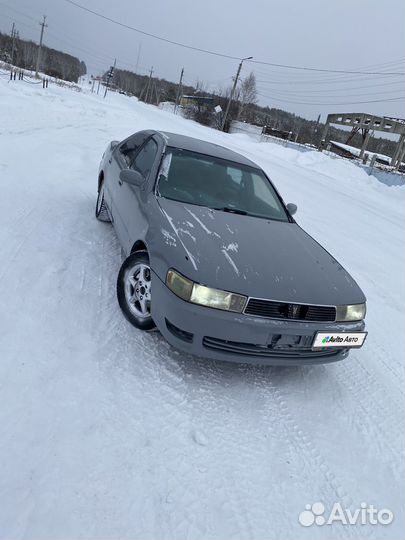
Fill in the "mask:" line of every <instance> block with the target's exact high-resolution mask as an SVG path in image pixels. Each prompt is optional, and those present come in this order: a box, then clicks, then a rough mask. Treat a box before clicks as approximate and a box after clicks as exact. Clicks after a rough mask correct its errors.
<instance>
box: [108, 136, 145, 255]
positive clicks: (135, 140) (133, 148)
mask: <svg viewBox="0 0 405 540" xmlns="http://www.w3.org/2000/svg"><path fill="white" fill-rule="evenodd" d="M150 135H151V133H150V131H140V132H138V133H135V135H132V136H131V137H129V138H128V139H126V140H125V141H123V142H122V143H121V144H119V145H118V146H117V147H116V148H115V150H114V152H113V153H112V155H111V157H110V159H109V163H108V171H107V177H108V178H107V182H106V189H107V190H108V199H109V206H110V210H111V213H112V218H113V224H114V228H115V232H116V234H117V236H118V239H119V241H120V243H121V246H122V247H123V248H124V249H126V247H127V245H128V242H129V235H128V227H127V225H126V224H125V220H124V216H125V211H124V209H123V206H126V205H127V201H126V198H128V197H129V198H130V200H131V201H132V204H135V201H134V199H136V195H135V193H134V191H133V188H132V189H131V188H130V186H129V185H128V184H123V183H122V182H121V180H120V172H121V171H122V169H124V168H128V167H130V166H131V164H132V162H133V161H134V159H135V156H136V154H137V153H138V151H139V150H140V148H141V147H142V145H143V144H144V142H145V141H146V140H147V139H148V138H149V137H150Z"/></svg>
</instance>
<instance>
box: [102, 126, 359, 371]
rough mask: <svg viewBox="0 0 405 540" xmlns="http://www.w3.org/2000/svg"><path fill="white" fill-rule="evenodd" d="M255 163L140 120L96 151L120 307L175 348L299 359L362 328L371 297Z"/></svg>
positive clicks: (320, 358) (355, 341)
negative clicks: (112, 235) (139, 127)
mask: <svg viewBox="0 0 405 540" xmlns="http://www.w3.org/2000/svg"><path fill="white" fill-rule="evenodd" d="M296 209H297V207H296V206H295V205H294V204H287V205H286V204H285V203H284V201H283V199H282V197H281V196H280V194H279V193H278V192H277V190H276V189H275V187H274V185H273V184H272V182H271V181H270V179H269V178H268V176H267V175H266V174H265V173H264V171H263V170H262V169H260V167H258V166H257V165H256V164H255V163H253V162H252V161H250V160H248V159H247V158H245V157H243V156H242V155H239V154H237V153H235V152H233V151H231V150H229V149H227V148H224V147H222V146H218V145H216V144H212V143H208V142H204V141H201V140H198V139H194V138H191V137H186V136H183V135H178V134H173V133H167V132H159V131H152V130H148V131H141V132H138V133H135V134H134V135H132V136H130V137H128V138H127V139H125V140H124V141H122V142H117V141H113V142H111V143H110V144H109V145H108V147H107V149H106V151H105V152H104V155H103V157H102V160H101V164H100V170H99V176H98V197H97V204H96V217H97V218H98V219H99V220H101V221H105V222H112V224H113V226H114V229H115V231H116V234H117V236H118V239H119V241H120V244H121V246H122V251H123V254H124V257H125V260H124V262H123V264H122V267H121V269H120V272H119V275H118V281H117V295H118V302H119V305H120V307H121V309H122V311H123V314H124V315H125V317H126V318H127V319H128V321H129V322H130V323H132V324H133V325H134V326H136V327H137V328H140V329H143V330H151V329H153V328H155V327H157V328H158V329H159V331H160V332H161V333H162V334H163V336H164V337H165V338H166V339H167V341H169V342H170V343H171V344H172V345H173V346H174V347H177V348H178V349H182V350H183V351H186V352H189V353H192V354H195V355H198V356H202V357H206V358H212V359H219V360H230V361H236V362H244V363H245V362H248V363H260V364H276V365H300V364H304V363H324V362H331V361H335V360H340V359H342V358H345V357H346V356H347V355H348V353H349V350H350V349H351V348H352V347H361V346H362V345H363V343H364V340H365V338H366V332H364V326H365V325H364V318H365V313H366V299H365V296H364V294H363V292H362V291H361V289H360V288H359V286H358V285H357V284H356V282H355V281H354V280H353V278H352V277H351V276H350V275H349V274H348V272H347V271H346V270H345V269H344V268H343V267H342V266H341V265H340V264H339V263H338V262H337V261H336V259H334V258H333V257H332V255H330V253H328V252H327V251H326V250H325V249H324V248H323V247H321V246H320V245H319V244H318V243H317V242H316V241H315V240H314V239H313V238H312V237H311V236H310V235H309V234H307V233H306V232H305V231H304V230H303V229H302V228H301V227H300V226H299V225H298V224H297V223H296V221H295V220H294V218H293V217H292V216H293V214H294V213H295V211H296Z"/></svg>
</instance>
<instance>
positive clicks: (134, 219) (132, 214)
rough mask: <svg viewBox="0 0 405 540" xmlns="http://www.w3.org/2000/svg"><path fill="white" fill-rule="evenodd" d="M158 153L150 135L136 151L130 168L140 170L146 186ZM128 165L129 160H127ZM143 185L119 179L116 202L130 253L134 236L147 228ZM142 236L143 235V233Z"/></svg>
mask: <svg viewBox="0 0 405 540" xmlns="http://www.w3.org/2000/svg"><path fill="white" fill-rule="evenodd" d="M157 154H158V145H157V143H156V141H155V140H154V139H153V137H151V136H149V137H148V138H147V139H146V140H145V141H144V143H143V144H142V146H141V147H140V148H139V149H138V150H137V152H136V153H135V155H134V157H133V159H132V162H131V163H130V164H129V167H128V168H132V169H134V170H136V171H138V172H139V173H140V174H141V175H142V176H143V178H145V186H146V184H147V181H148V179H149V175H150V173H151V171H152V169H153V166H154V164H155V160H156V157H157ZM126 165H127V166H128V161H127V162H126ZM142 193H143V187H136V186H132V185H130V184H127V183H125V182H121V180H119V179H118V185H117V189H116V192H115V195H114V197H115V202H116V209H117V213H118V214H119V221H120V233H119V234H120V242H121V245H122V247H123V248H124V251H125V252H126V253H127V254H128V253H129V252H130V250H131V247H132V243H133V242H134V240H133V239H134V238H136V239H139V235H140V232H141V231H142V230H143V229H144V228H145V225H146V220H145V213H144V208H143V206H144V201H142ZM141 236H142V235H141Z"/></svg>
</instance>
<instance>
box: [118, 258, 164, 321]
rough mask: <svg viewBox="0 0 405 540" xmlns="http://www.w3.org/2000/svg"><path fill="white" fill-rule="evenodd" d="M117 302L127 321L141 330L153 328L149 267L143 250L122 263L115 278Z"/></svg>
mask: <svg viewBox="0 0 405 540" xmlns="http://www.w3.org/2000/svg"><path fill="white" fill-rule="evenodd" d="M117 296H118V303H119V305H120V308H121V309H122V311H123V313H124V315H125V317H126V318H127V319H128V321H129V322H130V323H131V324H133V325H134V326H136V327H137V328H140V329H141V330H152V329H153V328H155V323H154V322H153V319H152V316H151V269H150V265H149V257H148V254H147V253H146V252H145V251H140V252H137V253H133V254H132V255H130V256H129V257H128V258H127V259H125V261H124V262H123V263H122V266H121V269H120V271H119V274H118V279H117Z"/></svg>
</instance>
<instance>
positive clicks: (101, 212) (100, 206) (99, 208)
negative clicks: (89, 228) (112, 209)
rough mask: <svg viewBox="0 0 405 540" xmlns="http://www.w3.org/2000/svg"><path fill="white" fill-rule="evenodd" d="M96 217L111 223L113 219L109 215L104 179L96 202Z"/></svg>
mask: <svg viewBox="0 0 405 540" xmlns="http://www.w3.org/2000/svg"><path fill="white" fill-rule="evenodd" d="M96 218H97V219H98V220H99V221H104V222H105V223H110V222H111V219H110V216H109V215H108V210H107V206H106V204H105V200H104V180H102V181H101V184H100V187H99V190H98V195H97V203H96Z"/></svg>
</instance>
